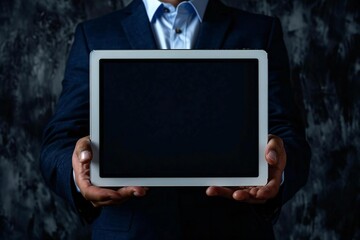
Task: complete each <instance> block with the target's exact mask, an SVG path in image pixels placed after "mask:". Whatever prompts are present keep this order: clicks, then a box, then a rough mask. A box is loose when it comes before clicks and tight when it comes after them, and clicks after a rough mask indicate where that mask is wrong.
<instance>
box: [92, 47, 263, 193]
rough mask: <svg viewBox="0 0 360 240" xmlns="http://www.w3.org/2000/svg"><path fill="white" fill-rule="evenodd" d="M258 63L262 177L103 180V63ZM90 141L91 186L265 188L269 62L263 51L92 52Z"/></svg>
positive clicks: (260, 174) (259, 137)
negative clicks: (151, 60) (148, 60)
mask: <svg viewBox="0 0 360 240" xmlns="http://www.w3.org/2000/svg"><path fill="white" fill-rule="evenodd" d="M189 58H190V59H257V60H258V61H259V68H258V70H259V71H258V74H259V82H258V83H259V84H258V93H259V94H258V100H259V108H258V110H259V112H258V117H259V121H258V123H259V132H258V134H259V136H258V139H259V146H258V149H259V152H258V156H259V159H258V160H259V165H258V166H259V175H258V177H236V176H234V177H208V178H206V177H205V178H204V177H195V178H185V177H184V178H167V177H161V178H158V177H153V178H148V177H147V178H109V177H106V178H103V177H100V162H99V161H100V160H99V149H100V119H99V117H100V96H99V95H100V94H99V89H100V85H99V73H100V69H99V65H100V60H101V59H189ZM90 139H91V146H92V152H93V159H92V161H91V164H90V179H91V183H92V184H93V185H96V186H102V187H121V186H263V185H265V184H266V183H267V179H268V165H267V162H266V160H265V147H266V144H267V139H268V60H267V53H266V52H265V51H263V50H93V51H92V52H91V53H90Z"/></svg>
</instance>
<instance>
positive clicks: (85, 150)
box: [75, 137, 92, 163]
mask: <svg viewBox="0 0 360 240" xmlns="http://www.w3.org/2000/svg"><path fill="white" fill-rule="evenodd" d="M75 152H76V155H77V157H78V159H79V161H80V162H81V163H87V162H90V161H91V159H92V151H91V142H90V139H89V137H84V138H81V139H79V140H78V141H77V143H76V146H75Z"/></svg>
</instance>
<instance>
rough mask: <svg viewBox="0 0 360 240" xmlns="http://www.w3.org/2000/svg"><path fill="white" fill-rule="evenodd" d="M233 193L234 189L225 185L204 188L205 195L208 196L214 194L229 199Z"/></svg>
mask: <svg viewBox="0 0 360 240" xmlns="http://www.w3.org/2000/svg"><path fill="white" fill-rule="evenodd" d="M233 193H234V190H233V189H231V188H226V187H215V186H212V187H208V188H207V189H206V195H208V196H210V197H214V196H221V197H226V198H229V199H232V198H233Z"/></svg>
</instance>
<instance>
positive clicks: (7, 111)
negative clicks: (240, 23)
mask: <svg viewBox="0 0 360 240" xmlns="http://www.w3.org/2000/svg"><path fill="white" fill-rule="evenodd" d="M130 1H131V0H126V1H125V0H123V1H121V0H103V1H95V0H86V1H85V0H63V1H55V0H32V1H26V0H0V184H1V185H0V239H76V238H78V239H83V238H86V236H87V229H86V228H84V227H83V226H82V224H81V222H80V221H79V219H78V218H77V216H76V215H75V214H74V213H73V212H72V211H71V210H70V209H69V207H68V206H67V204H65V203H64V202H63V201H62V200H61V199H59V198H58V197H57V196H55V195H54V194H52V193H51V192H50V190H49V189H48V188H47V187H46V186H45V185H44V182H43V180H42V178H41V175H40V172H39V167H38V158H39V149H40V141H41V133H42V129H43V127H44V124H45V123H46V122H47V120H48V119H49V117H50V116H51V114H52V112H53V110H54V106H55V104H56V101H57V98H58V95H59V93H60V90H61V85H60V84H61V80H62V76H63V72H64V65H65V61H66V58H67V54H68V51H69V47H70V45H71V42H72V38H73V31H74V27H75V26H76V24H77V23H78V22H80V21H82V20H85V19H89V18H93V17H96V16H98V15H102V14H105V13H107V12H110V11H113V10H115V9H119V8H122V7H123V6H124V5H126V4H128V3H129V2H130ZM225 2H226V3H227V4H229V5H232V6H236V7H239V8H242V9H246V10H249V11H252V12H260V13H265V14H268V15H275V16H278V17H279V18H280V19H281V21H282V24H283V29H284V33H285V39H286V44H287V47H288V50H289V55H290V59H291V68H292V81H293V84H294V89H295V92H296V98H297V100H298V103H299V104H300V105H302V106H303V116H304V120H305V121H306V123H307V125H306V127H307V128H306V131H307V137H308V139H309V142H310V145H311V147H312V151H313V154H312V162H311V173H310V178H309V181H308V184H307V185H306V187H305V188H304V189H303V190H302V191H301V192H299V193H298V194H297V195H296V196H295V198H294V199H293V200H292V201H291V202H289V203H288V204H287V205H286V206H285V207H284V208H283V211H282V213H281V216H280V219H279V221H278V223H277V224H276V226H275V230H276V234H277V236H278V238H279V239H360V231H359V228H360V223H359V216H360V194H359V193H360V178H359V173H360V171H359V170H360V159H359V158H360V122H359V115H360V19H359V18H360V1H359V0H314V1H312V0H292V1H289V0H276V1H275V0H226V1H225Z"/></svg>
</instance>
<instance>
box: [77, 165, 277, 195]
mask: <svg viewBox="0 0 360 240" xmlns="http://www.w3.org/2000/svg"><path fill="white" fill-rule="evenodd" d="M73 179H74V184H75V187H76V191H77V192H78V193H79V192H80V188H79V187H78V185H77V184H76V181H75V172H74V170H73ZM281 183H282V181H281Z"/></svg>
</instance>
